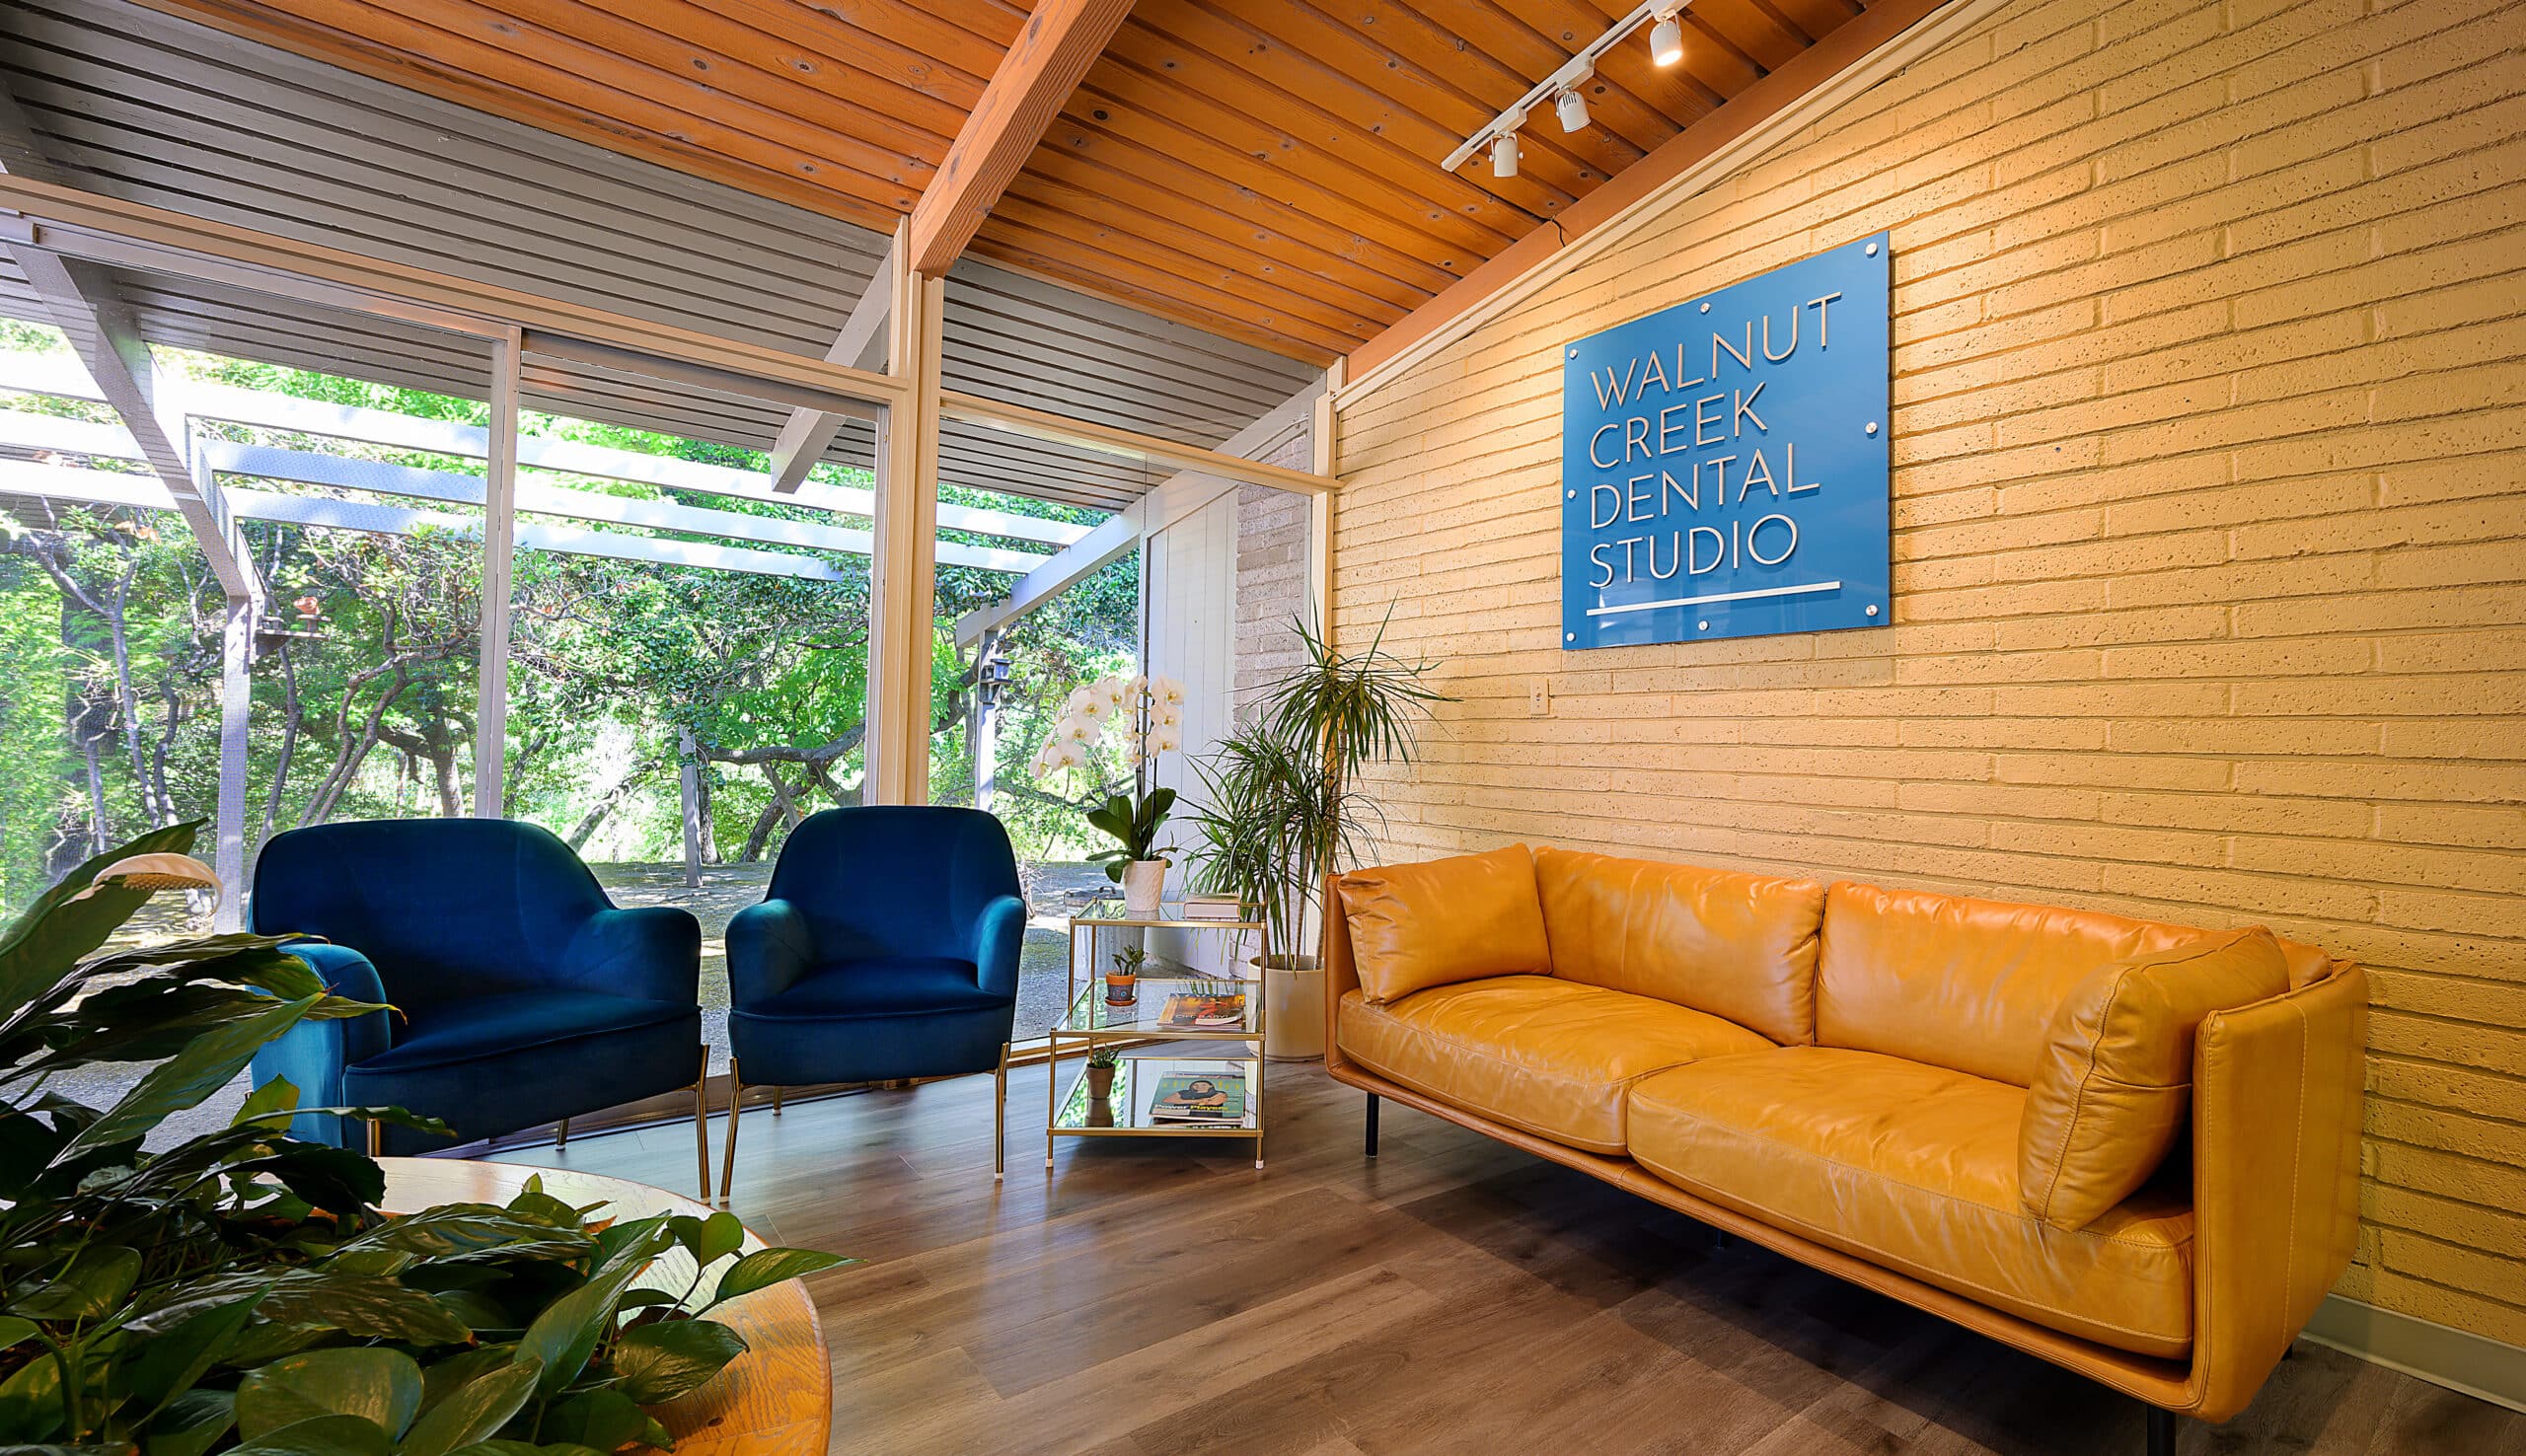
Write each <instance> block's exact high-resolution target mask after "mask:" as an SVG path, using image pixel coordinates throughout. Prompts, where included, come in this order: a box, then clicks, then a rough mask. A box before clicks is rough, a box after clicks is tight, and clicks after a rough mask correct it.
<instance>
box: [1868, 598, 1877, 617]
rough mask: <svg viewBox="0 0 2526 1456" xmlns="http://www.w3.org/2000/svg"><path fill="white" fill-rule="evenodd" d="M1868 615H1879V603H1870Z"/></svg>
mask: <svg viewBox="0 0 2526 1456" xmlns="http://www.w3.org/2000/svg"><path fill="white" fill-rule="evenodd" d="M1868 615H1869V616H1871V617H1875V616H1876V615H1877V604H1876V603H1875V602H1871V603H1869V604H1868Z"/></svg>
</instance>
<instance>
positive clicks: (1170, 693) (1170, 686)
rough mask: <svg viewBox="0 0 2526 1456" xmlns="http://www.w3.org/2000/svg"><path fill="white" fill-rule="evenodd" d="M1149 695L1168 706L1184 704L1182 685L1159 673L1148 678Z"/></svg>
mask: <svg viewBox="0 0 2526 1456" xmlns="http://www.w3.org/2000/svg"><path fill="white" fill-rule="evenodd" d="M1149 695H1150V696H1151V697H1152V698H1153V699H1155V700H1156V701H1158V702H1161V703H1163V704H1165V705H1166V706H1168V707H1170V708H1172V707H1181V706H1183V705H1184V685H1183V684H1181V683H1178V682H1176V681H1175V680H1174V679H1173V678H1170V677H1167V676H1165V675H1164V674H1162V673H1161V674H1159V675H1158V676H1157V677H1154V678H1152V679H1151V680H1150V685H1149Z"/></svg>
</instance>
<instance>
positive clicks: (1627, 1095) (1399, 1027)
mask: <svg viewBox="0 0 2526 1456" xmlns="http://www.w3.org/2000/svg"><path fill="white" fill-rule="evenodd" d="M1615 994H1617V995H1621V994H1628V993H1627V992H1620V991H1617V992H1615ZM1686 1009H1690V1008H1686ZM1701 1014H1702V1015H1705V1016H1707V1015H1709V1014H1710V1013H1708V1012H1706V1011H1705V1012H1703V1013H1701ZM1386 1019H1387V1020H1388V1022H1390V1023H1391V1024H1392V1025H1393V1026H1394V1028H1395V1030H1396V1031H1398V1032H1400V1033H1401V1034H1403V1035H1404V1036H1407V1037H1415V1038H1419V1039H1421V1040H1423V1041H1429V1042H1436V1043H1438V1044H1439V1045H1441V1046H1443V1047H1449V1048H1453V1049H1459V1050H1470V1051H1476V1052H1485V1053H1490V1052H1496V1051H1497V1050H1499V1049H1498V1044H1496V1043H1492V1042H1469V1041H1464V1040H1460V1039H1458V1038H1454V1037H1449V1036H1446V1035H1443V1034H1441V1033H1439V1032H1436V1031H1432V1030H1431V1029H1429V1028H1428V1027H1420V1026H1414V1025H1412V1024H1411V1023H1409V1022H1406V1021H1404V1020H1403V1019H1402V1018H1401V1017H1398V1016H1394V1015H1393V1014H1392V1013H1388V1014H1387V1017H1386ZM1728 1024H1729V1025H1731V1026H1735V1025H1736V1023H1735V1022H1733V1021H1732V1022H1729V1023H1728ZM1755 1035H1757V1036H1760V1035H1761V1033H1759V1032H1757V1033H1755ZM1342 1050H1343V1051H1345V1052H1348V1053H1350V1054H1351V1055H1352V1056H1359V1055H1360V1054H1359V1052H1358V1050H1357V1049H1356V1048H1352V1047H1345V1048H1343V1049H1342ZM1720 1055H1722V1056H1740V1055H1743V1054H1738V1053H1722V1054H1720ZM1701 1059H1702V1054H1700V1053H1694V1054H1691V1055H1688V1056H1684V1057H1683V1058H1682V1059H1681V1060H1677V1061H1671V1062H1668V1063H1666V1064H1664V1065H1661V1066H1652V1067H1645V1068H1643V1069H1642V1070H1640V1071H1637V1072H1633V1073H1632V1074H1631V1075H1629V1076H1625V1077H1620V1078H1617V1079H1613V1080H1610V1081H1605V1082H1593V1081H1586V1080H1583V1079H1581V1078H1579V1077H1576V1076H1571V1075H1567V1074H1564V1073H1560V1072H1554V1071H1549V1070H1546V1069H1543V1068H1541V1067H1537V1066H1534V1065H1532V1064H1530V1063H1527V1062H1523V1061H1520V1062H1513V1063H1511V1064H1512V1065H1514V1066H1516V1067H1517V1068H1518V1070H1519V1071H1521V1072H1523V1073H1525V1074H1526V1075H1528V1076H1531V1077H1534V1078H1535V1079H1537V1080H1538V1081H1546V1082H1551V1083H1554V1084H1556V1085H1559V1086H1563V1087H1586V1088H1591V1089H1593V1088H1597V1087H1607V1088H1610V1089H1611V1090H1612V1091H1613V1092H1614V1093H1615V1094H1616V1096H1615V1103H1614V1116H1615V1117H1616V1118H1617V1119H1618V1120H1619V1121H1620V1122H1621V1124H1622V1130H1623V1139H1622V1141H1621V1142H1619V1143H1602V1142H1599V1143H1597V1144H1596V1145H1595V1147H1592V1148H1591V1149H1590V1151H1595V1150H1596V1148H1601V1147H1607V1146H1611V1147H1614V1148H1615V1149H1616V1150H1617V1152H1620V1151H1623V1150H1627V1149H1628V1146H1629V1143H1630V1131H1631V1088H1632V1085H1633V1084H1634V1083H1636V1082H1638V1081H1640V1079H1641V1078H1643V1077H1653V1076H1656V1075H1657V1074H1658V1073H1660V1072H1664V1071H1673V1070H1674V1069H1675V1068H1676V1067H1679V1066H1686V1065H1689V1064H1691V1063H1692V1062H1695V1061H1699V1060H1701ZM1369 1064H1370V1065H1371V1066H1375V1065H1376V1064H1375V1063H1374V1062H1370V1063H1369ZM1377 1069H1378V1070H1379V1071H1383V1072H1385V1075H1387V1076H1390V1077H1393V1078H1394V1079H1395V1080H1396V1081H1398V1082H1402V1083H1404V1084H1405V1085H1407V1086H1414V1087H1416V1088H1417V1090H1419V1091H1421V1092H1424V1093H1427V1094H1428V1095H1430V1096H1432V1097H1437V1098H1440V1099H1442V1100H1444V1101H1446V1102H1449V1103H1454V1104H1456V1105H1459V1106H1461V1105H1463V1103H1462V1099H1460V1098H1458V1097H1455V1096H1453V1095H1451V1094H1449V1093H1445V1092H1439V1091H1436V1090H1434V1089H1432V1088H1428V1087H1420V1086H1419V1085H1418V1084H1417V1083H1414V1082H1413V1081H1412V1079H1411V1078H1409V1077H1406V1076H1402V1075H1400V1074H1399V1073H1396V1072H1393V1071H1387V1070H1386V1069H1385V1068H1383V1067H1378V1068H1377ZM1469 1110H1470V1111H1476V1112H1480V1113H1481V1114H1482V1115H1483V1116H1484V1117H1487V1118H1492V1119H1495V1120H1496V1121H1499V1122H1503V1123H1507V1124H1509V1125H1510V1126H1512V1127H1515V1128H1523V1129H1525V1130H1526V1131H1529V1132H1532V1133H1534V1134H1535V1135H1536V1136H1538V1137H1546V1138H1550V1139H1551V1140H1552V1141H1554V1142H1568V1141H1570V1139H1571V1137H1572V1135H1573V1134H1571V1133H1568V1132H1546V1131H1544V1130H1543V1129H1542V1128H1538V1127H1536V1126H1534V1125H1532V1124H1530V1123H1525V1122H1521V1121H1520V1120H1518V1119H1516V1118H1511V1117H1504V1116H1501V1115H1500V1114H1498V1113H1495V1112H1492V1111H1491V1110H1490V1109H1488V1108H1474V1109H1469Z"/></svg>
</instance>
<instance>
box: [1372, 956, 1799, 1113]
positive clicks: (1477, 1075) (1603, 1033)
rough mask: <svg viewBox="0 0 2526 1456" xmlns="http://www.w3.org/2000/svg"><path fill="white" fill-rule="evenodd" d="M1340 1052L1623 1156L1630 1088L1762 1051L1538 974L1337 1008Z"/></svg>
mask: <svg viewBox="0 0 2526 1456" xmlns="http://www.w3.org/2000/svg"><path fill="white" fill-rule="evenodd" d="M1334 1034H1335V1035H1336V1036H1337V1037H1339V1038H1340V1040H1341V1046H1342V1051H1343V1052H1344V1053H1345V1054H1347V1055H1348V1056H1351V1057H1352V1058H1354V1059H1355V1060H1357V1061H1359V1062H1360V1063H1361V1064H1362V1065H1364V1066H1367V1067H1369V1068H1370V1069H1371V1070H1373V1071H1376V1072H1379V1073H1382V1074H1383V1075H1385V1076H1389V1077H1392V1078H1393V1079H1394V1080H1396V1081H1398V1082H1401V1083H1402V1084H1404V1085H1405V1086H1407V1087H1410V1088H1412V1089H1414V1090H1415V1091H1418V1092H1424V1093H1427V1094H1429V1095H1430V1096H1432V1097H1437V1098H1440V1099H1442V1100H1444V1101H1446V1102H1449V1103H1451V1104H1453V1105H1455V1106H1457V1107H1461V1108H1464V1109H1466V1110H1468V1111H1471V1112H1477V1113H1480V1114H1482V1115H1483V1116H1485V1117H1488V1118H1491V1119H1493V1120H1495V1121H1497V1122H1502V1123H1506V1124H1508V1125H1510V1126H1511V1127H1514V1128H1523V1129H1524V1130H1526V1131H1528V1132H1531V1133H1533V1134H1535V1135H1536V1136H1538V1137H1549V1138H1551V1139H1552V1140H1553V1141H1555V1142H1560V1143H1566V1144H1568V1145H1569V1146H1571V1147H1576V1148H1583V1149H1585V1150H1587V1151H1589V1152H1596V1153H1606V1154H1614V1155H1618V1154H1620V1153H1621V1152H1622V1151H1623V1150H1624V1146H1625V1136H1624V1109H1625V1106H1626V1103H1627V1099H1628V1095H1629V1093H1630V1091H1631V1084H1632V1083H1633V1082H1635V1081H1638V1080H1639V1079H1640V1078H1642V1077H1644V1076H1647V1075H1649V1074H1650V1073H1652V1072H1657V1071H1663V1070H1665V1069H1667V1068H1668V1067H1671V1066H1678V1065H1681V1064H1682V1063H1684V1062H1688V1061H1692V1060H1694V1059H1695V1058H1698V1057H1703V1056H1729V1055H1732V1054H1743V1053H1748V1052H1759V1051H1762V1050H1764V1049H1766V1048H1769V1047H1770V1046H1771V1043H1769V1042H1767V1041H1764V1040H1763V1039H1762V1038H1761V1037H1759V1036H1756V1035H1755V1034H1754V1033H1752V1032H1749V1031H1747V1030H1746V1029H1745V1028H1744V1027H1742V1026H1739V1025H1737V1024H1736V1023H1734V1022H1729V1021H1722V1020H1720V1019H1719V1018H1718V1017H1716V1016H1712V1015H1709V1014H1707V1013H1705V1012H1700V1011H1694V1010H1691V1009H1689V1008H1687V1007H1683V1006H1678V1005H1675V1004H1674V1003H1672V1002H1671V1001H1661V1000H1657V999H1655V998H1653V997H1649V996H1635V995H1629V994H1626V993H1624V992H1622V991H1613V990H1606V989H1604V988H1603V987H1602V986H1595V985H1580V984H1576V983H1571V982H1567V981H1560V980H1556V979H1554V978H1552V977H1549V976H1500V977H1494V978H1492V979H1491V980H1488V981H1472V982H1462V983H1457V984H1454V985H1442V986H1433V987H1431V988H1430V989H1428V990H1424V991H1418V992H1415V993H1414V994H1412V995H1409V996H1406V997H1404V998H1403V999H1402V1000H1399V1001H1389V1002H1385V1003H1383V1004H1379V1003H1375V1002H1372V1001H1370V1000H1369V999H1368V998H1367V997H1365V996H1363V995H1362V994H1361V993H1360V992H1358V991H1352V992H1350V993H1349V994H1347V995H1345V996H1344V997H1343V998H1342V1005H1341V1010H1340V1014H1339V1016H1338V1018H1337V1020H1336V1023H1335V1031H1334Z"/></svg>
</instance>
